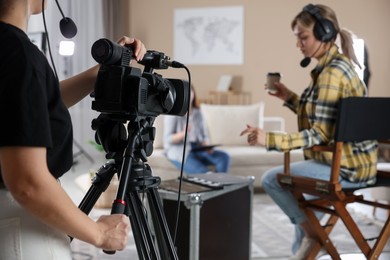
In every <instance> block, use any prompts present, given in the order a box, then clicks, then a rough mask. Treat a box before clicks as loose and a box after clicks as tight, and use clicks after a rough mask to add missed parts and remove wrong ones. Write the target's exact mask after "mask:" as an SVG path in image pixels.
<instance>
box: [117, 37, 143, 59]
mask: <svg viewBox="0 0 390 260" xmlns="http://www.w3.org/2000/svg"><path fill="white" fill-rule="evenodd" d="M117 43H118V44H120V45H122V46H133V51H134V56H135V60H136V61H140V60H142V58H143V57H144V55H145V53H146V48H145V45H144V44H143V43H142V42H141V41H140V40H138V39H135V38H129V37H127V36H122V37H121V38H120V39H119V40H118V42H117Z"/></svg>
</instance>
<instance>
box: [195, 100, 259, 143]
mask: <svg viewBox="0 0 390 260" xmlns="http://www.w3.org/2000/svg"><path fill="white" fill-rule="evenodd" d="M201 110H202V112H203V116H204V119H205V122H206V125H207V127H208V131H209V135H210V142H211V143H213V144H222V145H243V146H247V145H248V143H247V137H246V136H240V133H241V131H242V130H244V129H245V127H246V124H250V125H252V126H258V127H261V128H262V127H263V125H264V123H263V118H264V103H263V102H259V103H257V104H253V105H210V104H202V105H201Z"/></svg>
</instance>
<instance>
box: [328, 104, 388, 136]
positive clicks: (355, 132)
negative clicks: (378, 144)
mask: <svg viewBox="0 0 390 260" xmlns="http://www.w3.org/2000/svg"><path fill="white" fill-rule="evenodd" d="M386 139H390V98H387V97H350V98H344V99H341V100H340V103H339V114H338V116H337V122H336V133H335V141H336V142H338V141H342V142H353V141H356V142H359V141H364V140H386Z"/></svg>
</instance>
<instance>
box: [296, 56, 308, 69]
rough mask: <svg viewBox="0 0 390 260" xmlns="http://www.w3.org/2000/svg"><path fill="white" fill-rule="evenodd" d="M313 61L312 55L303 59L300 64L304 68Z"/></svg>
mask: <svg viewBox="0 0 390 260" xmlns="http://www.w3.org/2000/svg"><path fill="white" fill-rule="evenodd" d="M310 62H311V57H305V58H303V59H302V60H301V63H300V64H299V65H301V67H302V68H306V67H307V66H308V65H309V64H310Z"/></svg>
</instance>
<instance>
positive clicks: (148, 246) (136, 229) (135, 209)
mask: <svg viewBox="0 0 390 260" xmlns="http://www.w3.org/2000/svg"><path fill="white" fill-rule="evenodd" d="M128 197H129V200H130V203H128V205H129V209H130V221H131V226H132V230H133V234H134V240H135V243H136V246H137V252H138V256H139V257H140V259H160V258H159V257H158V255H157V253H156V252H157V251H156V247H155V245H154V243H153V237H152V232H151V231H150V227H149V226H148V222H147V218H146V216H145V211H144V206H143V204H142V202H141V200H140V198H139V194H138V192H137V191H132V192H130V193H129V195H128Z"/></svg>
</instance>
